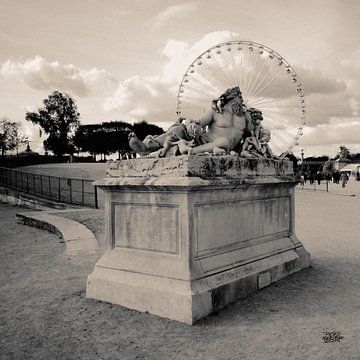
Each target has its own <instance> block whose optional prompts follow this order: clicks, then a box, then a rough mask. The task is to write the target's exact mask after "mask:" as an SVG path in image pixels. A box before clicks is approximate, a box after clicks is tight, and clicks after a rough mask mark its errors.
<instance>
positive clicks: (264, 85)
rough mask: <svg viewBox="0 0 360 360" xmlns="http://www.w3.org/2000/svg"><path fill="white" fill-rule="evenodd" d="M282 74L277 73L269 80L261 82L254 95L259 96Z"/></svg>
mask: <svg viewBox="0 0 360 360" xmlns="http://www.w3.org/2000/svg"><path fill="white" fill-rule="evenodd" d="M282 75H283V74H282V73H281V72H280V73H277V74H275V75H274V76H272V77H271V78H270V80H269V81H268V82H266V83H264V84H261V87H258V88H257V89H255V91H254V94H253V95H254V96H258V95H259V94H261V93H262V92H263V91H264V90H265V89H267V88H268V87H269V86H271V85H272V84H273V83H274V82H275V80H277V79H279V78H280V77H281V76H282Z"/></svg>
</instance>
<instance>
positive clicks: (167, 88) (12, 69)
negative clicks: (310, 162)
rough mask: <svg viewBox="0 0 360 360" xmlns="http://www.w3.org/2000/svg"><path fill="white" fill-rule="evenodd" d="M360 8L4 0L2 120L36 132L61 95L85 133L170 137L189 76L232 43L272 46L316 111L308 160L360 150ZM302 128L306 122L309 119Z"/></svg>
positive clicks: (337, 0) (261, 0)
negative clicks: (40, 115) (33, 119)
mask: <svg viewBox="0 0 360 360" xmlns="http://www.w3.org/2000/svg"><path fill="white" fill-rule="evenodd" d="M359 19H360V1H359V0H324V1H323V0H311V1H310V0H303V1H299V0H286V1H285V0H267V1H265V0H251V1H248V0H246V1H245V0H222V1H214V0H207V1H205V0H204V1H202V0H201V1H165V0H146V1H144V0H141V1H138V0H116V1H115V0H106V1H101V0H62V1H55V0H32V1H27V0H16V1H14V0H1V1H0V117H3V116H6V117H8V118H10V119H12V120H14V121H21V122H23V123H24V127H25V132H27V134H28V135H29V136H31V137H33V142H32V147H33V148H36V147H37V146H38V145H37V142H38V140H37V139H36V132H34V131H33V129H32V127H31V126H30V125H29V124H25V123H26V122H25V120H24V115H25V112H26V111H27V110H35V109H37V108H38V107H39V106H41V104H42V99H44V98H45V97H47V95H48V94H49V93H50V92H51V91H53V90H60V91H64V92H66V93H68V94H70V95H71V96H73V97H74V98H75V99H76V102H77V104H78V109H79V111H80V113H81V122H82V123H83V124H88V123H97V122H102V121H111V120H126V121H129V122H133V121H139V120H141V119H147V120H148V121H150V122H155V123H158V124H159V125H160V126H163V127H166V126H168V125H170V124H171V122H172V121H174V119H175V118H176V116H175V110H176V96H177V89H178V86H179V84H180V81H181V78H182V75H183V74H184V72H185V71H186V69H187V66H188V65H189V64H190V63H191V62H192V60H194V59H195V58H196V57H197V56H198V55H199V54H200V53H201V52H203V51H205V50H206V49H208V48H209V47H211V46H213V45H216V44H218V43H221V42H224V41H227V40H251V41H255V42H258V43H261V44H264V45H266V46H268V47H270V48H272V49H274V50H276V51H277V52H278V53H280V54H281V55H282V56H284V58H285V59H286V60H287V61H288V62H289V63H290V64H291V65H292V67H293V68H294V69H295V71H296V72H297V74H298V76H299V78H300V79H301V82H302V84H303V88H304V93H305V101H306V108H307V118H306V126H305V128H304V135H303V136H302V137H301V140H300V146H298V147H297V148H296V149H295V151H294V152H295V154H297V155H299V153H300V149H301V148H303V149H304V151H305V156H309V155H322V154H327V155H331V156H334V155H335V154H336V152H337V151H338V148H339V146H340V145H343V144H345V145H347V146H348V147H349V148H350V151H351V152H360V116H359V111H360V61H359V59H360V25H359ZM299 121H300V120H299Z"/></svg>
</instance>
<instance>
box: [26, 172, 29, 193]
mask: <svg viewBox="0 0 360 360" xmlns="http://www.w3.org/2000/svg"><path fill="white" fill-rule="evenodd" d="M26 192H27V193H28V192H29V173H26Z"/></svg>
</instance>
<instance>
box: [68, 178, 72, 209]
mask: <svg viewBox="0 0 360 360" xmlns="http://www.w3.org/2000/svg"><path fill="white" fill-rule="evenodd" d="M68 185H69V187H70V194H69V195H70V203H72V192H71V185H72V179H68Z"/></svg>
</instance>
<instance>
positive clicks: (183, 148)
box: [129, 86, 271, 157]
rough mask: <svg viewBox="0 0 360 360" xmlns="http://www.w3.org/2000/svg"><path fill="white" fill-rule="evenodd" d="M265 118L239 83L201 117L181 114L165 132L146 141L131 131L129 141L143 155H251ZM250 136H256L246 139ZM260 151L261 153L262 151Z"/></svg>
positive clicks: (257, 142)
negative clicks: (250, 105)
mask: <svg viewBox="0 0 360 360" xmlns="http://www.w3.org/2000/svg"><path fill="white" fill-rule="evenodd" d="M184 120H185V121H184ZM262 120H263V117H262V113H261V111H260V110H258V109H255V108H250V109H247V108H246V106H245V105H244V101H243V97H242V94H241V91H240V88H239V87H238V86H236V87H233V88H230V89H228V90H226V91H225V92H224V93H223V94H222V95H221V96H220V97H219V98H217V99H215V100H213V101H212V106H211V110H209V111H208V112H206V113H205V114H204V115H203V116H202V117H201V118H200V119H197V120H193V119H186V118H183V117H180V118H179V119H178V120H177V121H176V122H175V123H174V124H173V125H172V126H171V127H170V128H169V129H168V130H167V131H166V132H165V133H164V134H161V135H158V136H151V135H148V136H147V137H146V138H145V139H144V141H143V142H141V141H140V140H139V139H138V138H137V137H136V135H135V134H134V133H130V135H129V144H130V147H131V148H132V149H133V150H134V151H135V152H136V153H138V154H139V155H141V156H156V157H164V156H174V155H178V154H203V153H212V154H215V155H222V154H230V153H231V154H234V153H240V155H241V156H245V154H246V156H249V151H248V149H247V148H248V147H250V148H253V147H254V146H256V147H257V148H258V147H259V141H260V134H261V131H262V129H263V128H262V126H261V121H262ZM205 129H206V131H205ZM248 137H251V138H254V139H253V140H250V139H249V140H248V141H247V142H246V139H247V138H248ZM252 143H256V144H257V145H252ZM264 146H265V145H263V149H264ZM267 146H268V145H267ZM241 148H242V149H243V151H242V152H241V150H240V149H241ZM269 149H270V148H269ZM270 151H271V150H270ZM256 152H257V153H259V151H258V150H257V151H256ZM266 153H267V154H268V153H269V152H268V151H266ZM264 156H265V155H264Z"/></svg>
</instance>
